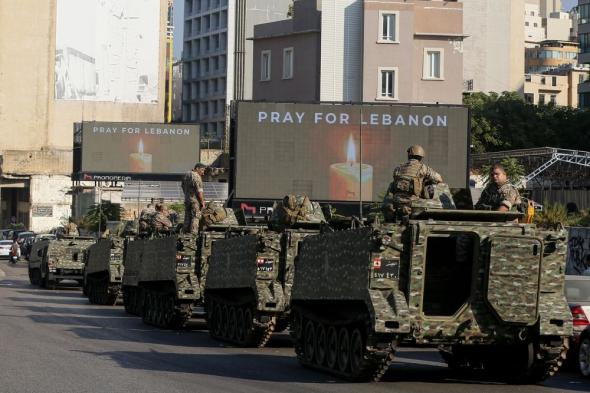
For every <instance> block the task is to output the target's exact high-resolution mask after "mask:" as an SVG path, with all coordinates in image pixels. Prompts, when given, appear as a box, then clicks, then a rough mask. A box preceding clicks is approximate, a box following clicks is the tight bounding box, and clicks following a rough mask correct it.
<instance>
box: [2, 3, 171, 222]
mask: <svg viewBox="0 0 590 393" xmlns="http://www.w3.org/2000/svg"><path fill="white" fill-rule="evenodd" d="M109 1H111V2H112V1H113V0H109ZM109 1H106V2H103V3H102V4H101V5H100V6H98V5H97V9H92V10H88V9H83V8H80V7H82V5H81V4H78V3H72V2H66V1H63V0H45V1H38V0H20V1H12V2H10V1H3V2H2V12H0V35H1V36H2V37H10V39H3V40H2V41H0V53H1V54H2V55H1V56H0V70H1V72H0V86H2V87H1V89H0V108H1V110H0V141H2V142H1V143H0V154H1V156H2V161H1V178H0V190H1V193H0V223H2V224H3V225H4V224H5V223H6V222H7V220H8V219H9V218H10V217H11V216H16V217H17V220H18V221H20V222H23V223H24V224H25V225H26V226H27V227H29V228H30V229H32V230H35V231H44V230H48V229H50V228H51V227H54V226H57V225H59V224H60V222H64V221H65V220H67V218H68V217H69V216H70V214H71V203H72V197H71V190H72V181H71V178H70V176H71V174H72V165H73V163H72V157H73V155H72V146H73V123H74V122H80V121H82V120H84V121H89V120H102V121H138V122H139V121H141V122H162V121H163V116H164V94H165V89H164V86H165V59H166V53H165V52H166V23H167V1H166V0H155V1H154V2H153V7H146V8H142V9H137V7H134V9H132V10H124V12H123V15H125V17H123V18H121V19H118V21H115V22H113V23H112V24H111V25H110V28H104V29H103V30H101V31H90V32H89V31H86V30H85V29H84V28H85V27H86V26H88V25H89V24H88V23H87V22H88V20H86V23H83V22H84V21H85V19H84V17H85V16H88V17H89V18H94V17H96V18H99V17H104V18H106V19H108V20H110V19H109V18H113V14H111V13H110V11H109V10H106V9H105V8H100V7H103V6H104V5H105V3H109ZM97 4H99V3H97ZM70 5H73V8H70ZM107 5H108V4H107ZM121 7H123V6H121ZM101 12H102V14H101ZM127 16H129V17H130V18H129V19H128V20H127V19H126V17H127ZM131 18H135V19H134V21H132V20H131ZM58 21H59V22H58ZM103 27H104V26H103ZM131 29H137V30H138V31H141V32H143V33H144V34H147V35H145V36H144V38H150V41H147V40H146V41H142V42H141V45H143V46H142V51H138V53H140V54H141V53H144V52H145V53H146V58H143V57H137V58H129V57H130V56H129V53H128V57H127V61H130V62H131V61H133V62H135V63H134V64H136V67H135V69H129V68H127V67H126V66H125V64H124V63H121V64H113V63H112V62H111V63H108V62H104V59H105V58H107V57H108V55H109V54H110V55H113V54H114V53H112V52H109V53H102V54H101V53H100V50H101V49H102V50H111V49H113V50H120V49H121V48H124V45H123V46H121V45H119V47H110V48H106V47H105V46H102V47H101V46H99V45H98V41H99V40H98V39H96V40H93V39H92V37H94V35H96V36H97V37H98V36H99V34H103V37H105V39H106V40H107V41H108V40H110V41H111V42H112V43H114V44H116V43H119V44H121V42H123V41H121V36H122V33H121V34H118V32H122V31H123V30H126V31H128V32H131V31H132V30H131ZM88 37H90V39H87V38H88ZM139 37H140V35H139V34H137V35H135V36H134V37H133V38H129V37H128V38H127V41H124V43H125V44H127V45H134V42H133V41H132V40H133V39H135V38H137V39H139ZM152 37H153V39H152ZM118 39H119V41H117V40H118ZM104 43H107V42H103V44H104ZM86 47H88V52H87V53H85V52H84V51H85V49H84V48H86ZM143 49H145V51H143ZM120 53H125V51H124V50H122V51H121V52H120ZM132 54H133V55H134V56H135V55H136V53H135V52H133V53H132ZM102 55H104V56H102ZM101 56H102V57H101ZM145 59H149V60H150V61H151V63H149V64H148V62H146V61H145ZM111 60H112V57H111ZM143 66H145V67H147V68H149V70H148V71H146V72H145V73H141V74H139V75H137V76H136V75H135V74H134V72H136V71H138V70H140V69H141V67H143ZM119 67H120V68H119ZM89 69H95V70H96V71H95V72H93V73H89V72H87V71H88V70H89ZM121 69H126V70H127V72H128V73H127V74H126V76H127V78H120V79H117V78H116V77H115V75H121V74H117V72H118V71H120V70H121Z"/></svg>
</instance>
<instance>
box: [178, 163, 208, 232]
mask: <svg viewBox="0 0 590 393" xmlns="http://www.w3.org/2000/svg"><path fill="white" fill-rule="evenodd" d="M205 168H206V165H204V164H202V163H200V162H199V163H197V164H196V165H195V167H194V169H193V170H192V171H190V172H187V173H186V174H185V175H184V177H183V178H182V191H183V192H184V231H185V232H187V233H192V234H195V235H196V234H197V233H198V232H199V220H200V219H201V211H202V210H203V209H205V196H204V195H203V179H202V176H203V175H204V174H205Z"/></svg>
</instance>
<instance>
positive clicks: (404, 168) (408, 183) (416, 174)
mask: <svg viewBox="0 0 590 393" xmlns="http://www.w3.org/2000/svg"><path fill="white" fill-rule="evenodd" d="M422 165H423V164H422V163H421V162H412V161H409V162H406V163H405V164H403V165H401V166H400V167H399V173H397V174H396V175H395V176H394V178H393V192H394V193H402V194H406V195H414V196H416V197H420V195H421V194H422V186H423V184H422V178H421V177H420V171H421V170H422Z"/></svg>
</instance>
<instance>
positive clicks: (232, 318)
mask: <svg viewBox="0 0 590 393" xmlns="http://www.w3.org/2000/svg"><path fill="white" fill-rule="evenodd" d="M237 324H238V321H237V317H236V308H235V307H234V306H230V307H229V311H228V329H227V336H228V337H229V338H230V339H234V338H235V337H236V327H237V326H236V325H237Z"/></svg>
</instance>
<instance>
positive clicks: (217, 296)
mask: <svg viewBox="0 0 590 393" xmlns="http://www.w3.org/2000/svg"><path fill="white" fill-rule="evenodd" d="M273 211H274V213H273V217H272V218H271V221H270V225H269V226H268V227H253V228H244V229H243V231H242V233H238V231H234V232H227V233H226V238H225V239H218V240H216V241H215V242H214V243H213V244H212V252H211V256H210V264H209V269H208V272H207V279H206V281H205V299H206V312H207V322H208V325H209V333H210V335H211V336H212V337H214V338H216V339H220V340H224V341H229V342H232V343H234V344H237V345H240V346H248V347H253V346H257V347H262V346H264V345H265V344H266V342H267V341H268V340H269V338H270V336H271V335H272V332H273V331H281V330H284V329H285V328H286V327H287V324H288V315H289V311H290V302H291V287H292V283H293V266H294V260H295V257H296V255H297V253H298V248H299V244H300V242H301V241H302V240H303V239H304V238H306V237H307V236H310V235H314V234H318V233H320V230H321V226H322V224H323V223H325V219H324V215H323V213H322V211H321V209H320V206H319V205H318V204H317V203H312V202H310V201H309V199H307V198H306V197H294V196H291V197H286V198H285V200H283V201H282V202H281V203H279V204H275V206H274V209H273Z"/></svg>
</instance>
